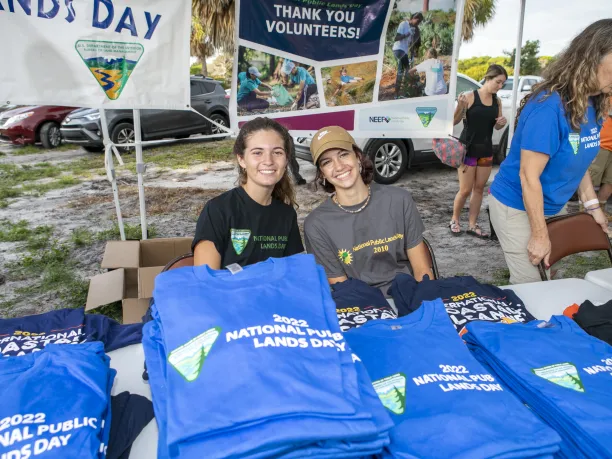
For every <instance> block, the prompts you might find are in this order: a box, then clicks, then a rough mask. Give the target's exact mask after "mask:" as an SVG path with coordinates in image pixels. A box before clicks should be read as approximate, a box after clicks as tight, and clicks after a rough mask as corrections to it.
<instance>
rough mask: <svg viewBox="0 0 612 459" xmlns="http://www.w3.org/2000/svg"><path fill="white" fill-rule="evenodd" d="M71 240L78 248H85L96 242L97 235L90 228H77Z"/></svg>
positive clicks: (73, 231)
mask: <svg viewBox="0 0 612 459" xmlns="http://www.w3.org/2000/svg"><path fill="white" fill-rule="evenodd" d="M70 240H71V241H72V243H73V244H74V245H75V246H76V247H85V246H88V245H91V244H93V243H94V242H95V241H96V235H95V234H94V233H93V232H91V231H90V230H89V229H88V228H75V229H74V230H72V235H71V236H70Z"/></svg>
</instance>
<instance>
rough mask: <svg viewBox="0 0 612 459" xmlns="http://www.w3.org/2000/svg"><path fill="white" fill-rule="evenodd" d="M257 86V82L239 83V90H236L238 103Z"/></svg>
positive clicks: (248, 80) (249, 80)
mask: <svg viewBox="0 0 612 459" xmlns="http://www.w3.org/2000/svg"><path fill="white" fill-rule="evenodd" d="M258 86H259V85H258V84H257V82H255V81H253V80H251V79H247V80H246V81H244V82H243V83H240V88H239V89H238V96H237V98H238V102H240V101H241V100H242V99H244V98H245V97H246V96H248V95H249V94H250V93H251V92H253V91H255V90H256V89H257V87H258Z"/></svg>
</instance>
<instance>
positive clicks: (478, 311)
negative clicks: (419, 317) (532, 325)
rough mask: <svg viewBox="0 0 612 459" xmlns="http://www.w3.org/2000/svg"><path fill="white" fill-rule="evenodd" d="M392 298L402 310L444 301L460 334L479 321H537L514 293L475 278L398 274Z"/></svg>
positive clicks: (392, 286) (410, 309)
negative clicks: (421, 278)
mask: <svg viewBox="0 0 612 459" xmlns="http://www.w3.org/2000/svg"><path fill="white" fill-rule="evenodd" d="M391 295H392V296H393V300H394V301H395V305H396V306H397V308H398V310H400V311H401V310H408V311H416V310H417V309H418V308H419V307H420V306H421V304H422V303H423V301H433V300H435V299H437V298H441V299H442V302H443V303H444V307H445V308H446V312H447V313H448V316H449V317H450V319H451V322H452V323H453V325H454V326H455V329H456V330H457V331H458V332H459V334H460V335H463V334H464V333H465V331H466V328H465V326H466V325H467V324H468V323H470V322H472V321H475V320H484V321H489V322H505V323H513V322H521V323H522V322H529V321H532V320H534V317H533V316H532V315H531V314H530V313H529V311H527V309H526V308H525V305H524V303H523V301H522V300H521V299H520V298H519V297H518V296H517V295H516V293H514V292H513V291H512V290H502V289H501V288H499V287H495V286H494V285H488V284H481V283H480V282H478V281H477V280H476V279H474V278H473V277H471V276H457V277H449V278H447V279H438V280H429V279H428V278H426V279H424V280H422V281H421V282H416V281H415V280H414V278H413V277H412V276H408V275H406V274H398V275H397V276H396V277H395V280H394V281H393V284H392V285H391ZM400 315H402V314H400Z"/></svg>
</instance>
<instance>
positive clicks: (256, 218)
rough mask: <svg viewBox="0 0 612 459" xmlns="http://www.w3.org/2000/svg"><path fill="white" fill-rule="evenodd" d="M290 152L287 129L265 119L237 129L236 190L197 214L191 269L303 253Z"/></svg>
mask: <svg viewBox="0 0 612 459" xmlns="http://www.w3.org/2000/svg"><path fill="white" fill-rule="evenodd" d="M292 147H293V142H292V140H291V136H290V135H289V132H288V131H287V129H285V128H284V127H283V126H282V125H280V124H279V123H277V122H276V121H273V120H271V119H269V118H256V119H254V120H251V121H249V122H248V123H246V124H245V125H244V126H243V127H242V129H240V133H239V134H238V138H237V139H236V142H235V144H234V154H235V155H236V158H237V160H238V181H239V186H238V187H236V188H234V189H232V190H230V191H227V192H225V193H223V194H221V195H219V196H217V197H216V198H213V199H211V200H210V201H209V202H208V203H207V204H206V206H205V207H204V210H202V213H201V214H200V217H199V219H198V223H197V226H196V232H195V237H194V239H193V243H192V250H193V253H194V258H195V259H194V264H195V265H208V266H209V267H210V268H212V269H221V268H224V267H226V266H228V265H230V264H234V263H236V264H238V265H240V266H246V265H250V264H253V263H257V262H259V261H264V260H267V259H268V258H270V257H274V258H280V257H286V256H290V255H294V254H296V253H300V252H303V251H304V247H303V246H302V239H301V237H300V231H299V228H298V224H297V214H296V212H295V209H294V206H295V192H294V190H293V185H292V183H291V178H290V177H289V172H288V171H287V166H288V164H289V163H290V161H291V159H292V158H291V155H292V154H293V148H292Z"/></svg>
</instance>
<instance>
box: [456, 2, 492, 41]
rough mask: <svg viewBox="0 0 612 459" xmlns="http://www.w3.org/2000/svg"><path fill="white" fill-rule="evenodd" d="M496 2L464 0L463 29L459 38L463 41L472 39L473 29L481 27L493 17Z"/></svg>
mask: <svg viewBox="0 0 612 459" xmlns="http://www.w3.org/2000/svg"><path fill="white" fill-rule="evenodd" d="M495 3H496V0H465V7H464V13H463V27H462V28H461V36H462V38H463V41H470V40H471V39H472V38H474V29H475V28H476V27H477V26H483V25H485V24H486V23H487V22H489V21H490V20H491V19H493V16H494V15H495Z"/></svg>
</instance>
